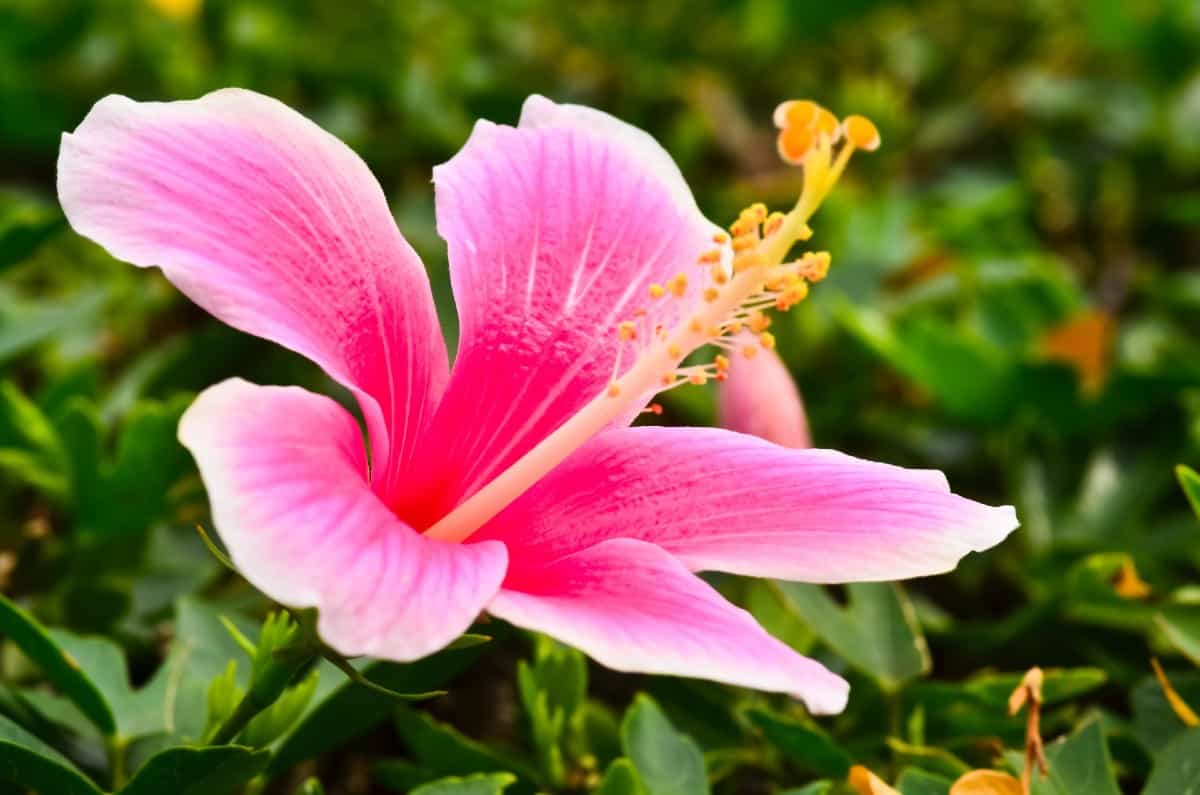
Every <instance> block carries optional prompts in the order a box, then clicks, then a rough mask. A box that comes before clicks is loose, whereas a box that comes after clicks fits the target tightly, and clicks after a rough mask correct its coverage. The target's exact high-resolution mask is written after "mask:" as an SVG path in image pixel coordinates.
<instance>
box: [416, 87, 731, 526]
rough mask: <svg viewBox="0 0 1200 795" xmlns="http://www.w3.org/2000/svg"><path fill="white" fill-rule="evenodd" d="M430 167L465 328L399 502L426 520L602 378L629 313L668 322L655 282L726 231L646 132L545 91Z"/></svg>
mask: <svg viewBox="0 0 1200 795" xmlns="http://www.w3.org/2000/svg"><path fill="white" fill-rule="evenodd" d="M434 183H435V187H436V196H437V218H438V231H439V232H440V233H441V235H442V236H443V237H444V238H445V239H446V241H447V243H448V245H449V256H450V269H451V278H452V283H453V287H454V295H455V300H456V301H457V303H458V311H459V317H460V321H461V336H460V339H459V349H458V355H457V357H456V359H455V365H454V371H453V373H452V374H451V377H450V383H449V385H448V386H447V390H446V394H445V396H444V398H443V400H442V403H441V404H440V406H439V408H438V414H437V417H436V419H435V422H434V424H433V426H431V429H430V433H429V437H428V438H427V440H426V442H425V446H426V449H429V450H438V451H440V452H441V456H440V457H441V458H443V459H444V460H443V461H442V462H441V465H440V466H439V464H438V463H437V462H432V461H431V462H427V464H428V470H427V471H426V473H425V475H426V477H425V479H423V480H419V481H414V482H413V483H412V484H411V486H410V494H411V495H412V499H411V500H410V502H411V503H412V504H411V505H410V506H409V507H408V508H405V509H404V510H402V514H403V515H405V516H410V515H416V513H414V512H417V513H419V512H421V511H425V512H426V514H428V515H427V516H426V519H427V520H430V521H431V520H433V519H436V518H439V517H440V516H441V515H442V514H443V513H444V512H445V511H446V510H448V509H449V508H450V507H453V505H455V504H457V502H459V501H460V500H461V499H462V498H463V497H465V496H467V495H469V494H471V493H473V492H474V491H476V490H477V489H478V488H479V487H480V486H481V485H483V484H484V483H486V482H487V481H488V480H489V479H490V478H491V477H493V476H494V475H495V474H497V473H498V472H500V471H502V470H503V469H504V468H506V467H507V466H508V465H509V464H511V463H512V462H513V461H515V460H516V459H517V458H518V457H519V456H521V455H522V454H523V453H525V452H527V451H528V450H529V449H530V448H531V447H532V446H533V445H535V444H536V443H537V442H538V441H540V440H541V439H542V438H544V437H545V436H546V435H547V434H548V433H550V432H551V431H552V430H553V429H555V428H556V427H558V426H559V425H560V424H561V423H562V422H563V421H564V420H565V419H566V418H567V417H569V416H570V415H571V414H573V413H574V412H575V411H577V410H578V409H579V408H581V407H582V406H583V405H584V404H586V403H587V402H588V401H590V400H592V399H593V398H595V397H596V396H597V395H599V394H601V393H602V392H603V390H604V388H605V387H606V385H607V382H608V380H609V378H610V377H611V376H612V373H613V366H614V359H615V357H616V355H617V350H618V347H619V344H620V343H619V340H618V337H617V324H618V323H619V322H620V321H622V320H626V319H629V318H632V317H633V316H634V310H635V309H637V308H639V307H643V306H644V307H646V308H647V310H648V312H649V314H648V316H647V329H649V328H652V327H653V325H654V324H655V323H657V322H674V316H673V315H672V314H671V313H678V311H679V310H678V306H679V305H680V302H679V301H671V300H666V299H664V300H661V301H658V302H656V303H653V304H650V303H648V300H649V299H648V296H647V288H648V287H649V285H650V284H651V283H652V282H663V281H665V280H667V279H668V278H669V277H670V276H672V275H674V274H675V273H678V272H681V271H685V272H687V273H688V274H689V275H690V276H694V275H695V272H696V268H695V263H696V259H697V257H698V256H699V255H700V254H701V253H702V252H703V251H705V250H706V249H711V248H712V247H713V243H712V235H713V234H714V232H715V231H716V227H714V226H713V225H712V224H710V223H709V222H708V221H707V220H705V218H704V216H703V215H702V214H701V213H700V211H699V210H698V209H697V207H696V203H695V200H694V199H693V198H692V197H691V194H690V193H689V192H688V190H687V186H686V185H685V184H684V182H683V178H682V177H681V176H680V174H679V170H678V169H677V168H676V167H675V166H674V164H672V163H671V159H670V156H669V155H667V153H666V152H665V151H664V150H663V149H662V148H661V147H659V146H658V144H656V143H654V140H653V139H652V138H651V137H650V136H649V135H647V134H646V133H644V132H641V131H640V130H637V129H635V128H632V127H630V126H629V125H626V124H624V123H623V122H620V121H618V120H617V119H615V118H613V117H611V116H608V115H606V114H603V113H601V112H599V111H594V110H589V109H583V108H578V107H573V106H557V105H554V104H553V103H551V102H550V101H549V100H546V99H544V98H541V97H533V98H531V99H530V100H529V101H528V102H527V103H526V106H525V111H524V113H523V115H522V121H521V127H519V128H513V127H507V126H500V125H495V124H491V123H489V122H479V124H478V125H476V127H475V130H474V132H473V133H472V135H471V138H470V140H469V141H468V142H467V144H466V145H465V146H464V147H463V149H462V151H461V152H460V153H459V154H458V155H456V156H455V157H454V158H453V159H452V160H450V161H449V162H448V163H446V164H444V165H442V166H439V167H438V168H436V169H435V170H434ZM693 281H696V280H695V279H693ZM668 316H670V317H668ZM627 347H629V346H627ZM632 363H633V355H632V354H628V353H627V354H626V356H625V359H624V361H623V367H624V366H628V365H631V364H632ZM622 369H623V368H622ZM647 397H648V396H647ZM638 408H640V406H639V407H638ZM634 413H636V409H634ZM463 461H467V462H470V465H469V466H465V467H464V466H462V465H461V462H463Z"/></svg>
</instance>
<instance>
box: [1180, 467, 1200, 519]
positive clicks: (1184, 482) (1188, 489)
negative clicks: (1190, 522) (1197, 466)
mask: <svg viewBox="0 0 1200 795" xmlns="http://www.w3.org/2000/svg"><path fill="white" fill-rule="evenodd" d="M1175 477H1177V478H1179V485H1180V486H1181V487H1182V488H1183V493H1184V494H1186V495H1187V499H1188V503H1189V504H1190V505H1191V506H1192V511H1193V512H1195V514H1196V516H1197V517H1198V518H1200V474H1197V473H1196V470H1194V469H1192V468H1191V467H1187V466H1184V465H1183V464H1179V465H1178V466H1176V467H1175Z"/></svg>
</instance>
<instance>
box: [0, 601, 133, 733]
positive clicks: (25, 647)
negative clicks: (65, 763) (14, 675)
mask: <svg viewBox="0 0 1200 795" xmlns="http://www.w3.org/2000/svg"><path fill="white" fill-rule="evenodd" d="M0 634H3V635H4V636H5V637H7V638H8V639H9V640H11V641H12V642H13V643H15V644H16V645H17V647H18V648H20V649H21V651H22V652H24V653H25V656H27V657H28V658H29V659H30V660H32V661H33V663H34V664H35V665H37V666H38V667H39V668H40V669H41V671H42V674H43V675H44V676H45V677H46V679H48V680H49V681H50V683H51V684H53V685H54V686H55V687H56V688H58V690H59V692H60V693H62V694H63V695H64V696H66V697H67V698H68V699H70V700H71V702H72V703H73V704H74V705H75V706H77V707H78V708H79V710H80V711H81V712H82V713H83V714H84V715H86V716H87V718H88V719H89V720H90V721H92V723H94V724H95V726H96V728H98V729H99V730H100V731H101V732H102V733H103V734H112V733H113V732H115V731H116V725H117V724H116V719H115V717H114V716H113V710H112V708H111V707H110V706H109V704H108V702H107V701H105V697H104V694H103V693H102V692H101V689H100V688H99V687H97V685H96V684H95V683H94V682H93V681H92V679H91V678H89V670H90V669H87V668H86V667H84V666H83V665H82V664H81V663H82V662H85V661H81V660H79V659H77V658H75V657H73V656H72V655H71V654H69V653H68V652H67V651H66V650H64V648H63V647H62V646H61V645H60V644H59V643H58V642H56V641H55V639H54V638H53V637H52V636H51V635H50V634H49V633H48V632H47V631H46V629H45V628H43V627H42V625H41V624H39V623H38V622H37V620H36V619H34V618H33V616H31V615H29V614H28V613H26V612H25V611H24V610H21V609H20V608H18V607H17V606H16V605H14V604H13V603H12V602H10V601H8V599H6V598H4V597H3V596H0Z"/></svg>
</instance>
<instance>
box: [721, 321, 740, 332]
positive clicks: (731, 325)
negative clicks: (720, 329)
mask: <svg viewBox="0 0 1200 795" xmlns="http://www.w3.org/2000/svg"><path fill="white" fill-rule="evenodd" d="M725 328H726V330H728V331H729V333H730V334H737V333H738V332H739V331H741V330H742V321H740V320H738V319H736V318H734V319H733V320H731V321H729V322H728V323H726V324H725Z"/></svg>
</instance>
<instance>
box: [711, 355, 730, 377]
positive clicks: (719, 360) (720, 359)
mask: <svg viewBox="0 0 1200 795" xmlns="http://www.w3.org/2000/svg"><path fill="white" fill-rule="evenodd" d="M713 364H714V365H715V366H716V368H717V372H718V373H723V372H725V371H726V370H728V369H729V357H727V356H722V355H721V354H719V353H718V354H717V355H716V356H714V357H713Z"/></svg>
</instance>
